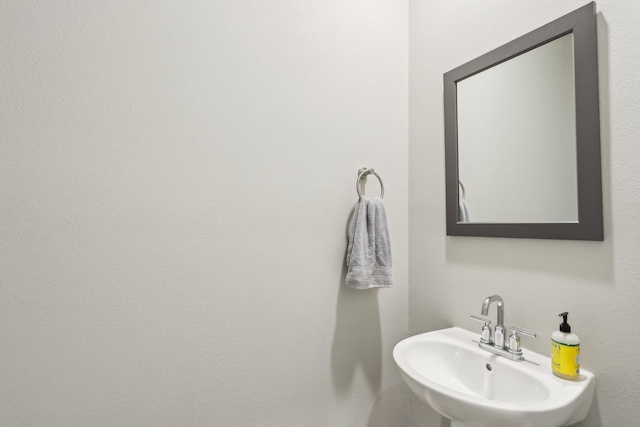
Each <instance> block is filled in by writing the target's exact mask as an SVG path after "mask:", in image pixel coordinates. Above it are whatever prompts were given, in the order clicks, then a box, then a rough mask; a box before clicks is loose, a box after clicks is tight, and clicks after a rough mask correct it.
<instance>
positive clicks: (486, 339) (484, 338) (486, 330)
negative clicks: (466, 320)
mask: <svg viewBox="0 0 640 427" xmlns="http://www.w3.org/2000/svg"><path fill="white" fill-rule="evenodd" d="M470 317H471V318H472V319H473V320H477V321H478V322H484V326H483V327H482V333H481V335H480V342H481V343H484V344H491V342H492V339H491V328H490V327H489V325H490V324H491V320H489V319H486V318H484V317H480V316H474V315H473V314H472V315H471V316H470Z"/></svg>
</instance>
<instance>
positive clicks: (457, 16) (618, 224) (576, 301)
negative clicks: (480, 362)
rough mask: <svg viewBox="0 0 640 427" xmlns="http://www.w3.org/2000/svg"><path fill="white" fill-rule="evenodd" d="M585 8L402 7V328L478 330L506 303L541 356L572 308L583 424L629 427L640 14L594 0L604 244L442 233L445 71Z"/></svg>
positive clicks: (639, 149) (511, 0) (415, 405)
mask: <svg viewBox="0 0 640 427" xmlns="http://www.w3.org/2000/svg"><path fill="white" fill-rule="evenodd" d="M584 4H585V2H584V1H578V0H575V1H573V0H572V1H565V2H557V1H551V0H545V1H536V2H531V1H524V0H508V1H507V0H501V1H494V2H478V1H471V0H454V1H448V2H442V1H429V0H411V1H410V8H409V16H410V24H409V25H410V36H409V39H410V42H409V45H410V49H409V55H410V67H409V71H410V91H409V94H410V137H409V140H410V143H409V144H410V147H409V153H410V164H409V167H410V169H409V170H410V176H409V194H410V199H409V201H410V203H409V225H410V235H411V239H410V242H409V251H410V266H411V268H410V295H409V296H410V298H409V301H410V303H409V313H410V316H409V317H410V327H409V329H410V333H411V334H416V333H420V332H424V331H429V330H433V329H438V328H443V327H447V326H452V325H456V326H461V327H464V328H466V329H469V330H474V331H475V330H479V328H478V326H477V325H476V322H473V321H471V320H470V319H469V315H470V314H479V312H480V306H481V303H482V300H483V299H484V298H485V297H486V296H489V295H492V294H500V295H502V297H503V298H504V299H505V306H506V312H505V319H506V322H507V324H514V325H519V326H521V327H523V328H526V329H530V330H533V331H536V332H537V333H538V334H539V335H538V338H537V339H535V340H527V341H526V342H523V344H524V346H525V347H528V348H530V349H532V350H534V351H537V352H539V353H543V354H546V353H548V351H549V339H550V334H551V332H552V331H553V330H554V329H556V328H557V326H558V323H559V322H558V321H559V318H558V313H560V312H561V311H565V310H566V311H568V312H570V313H571V314H570V316H569V319H570V323H571V325H572V326H573V330H574V331H575V332H576V333H577V334H578V335H579V336H580V337H581V339H582V354H581V362H582V366H583V368H585V369H588V370H591V371H593V372H594V373H595V374H596V401H595V403H594V405H593V407H592V411H591V413H590V414H589V416H588V418H587V420H585V421H584V422H582V423H580V424H579V425H580V426H584V427H586V426H588V427H603V426H604V427H614V426H615V427H618V426H632V425H637V423H638V422H637V420H638V418H639V417H640V410H639V408H638V404H637V403H638V401H639V400H640V371H639V370H638V369H636V368H635V367H634V366H633V365H634V364H635V362H636V361H637V360H638V354H640V340H638V339H637V338H638V334H639V332H640V310H639V309H638V305H639V303H640V283H639V282H638V278H639V277H640V262H638V260H639V259H640V227H639V226H638V222H639V221H640V219H639V217H638V212H640V163H639V159H640V144H638V135H639V134H640V120H639V119H638V118H639V117H640V103H639V102H638V100H639V99H640V79H639V78H638V70H640V51H638V49H637V45H638V43H639V42H640V26H639V25H638V22H640V3H638V2H637V1H635V0H624V1H620V0H615V1H614V0H600V1H598V17H597V20H598V37H599V40H598V48H599V64H600V65H599V72H600V101H601V127H602V135H601V141H602V158H603V176H602V178H603V186H604V188H603V190H604V204H605V207H604V216H605V241H604V242H577V241H575V242H574V241H552V240H527V239H498V238H472V237H446V236H445V194H444V191H445V185H444V131H443V112H442V74H443V73H444V72H446V71H449V70H450V69H452V68H455V67H457V66H458V65H461V64H463V63H465V62H467V61H468V60H470V59H473V58H475V57H477V56H479V55H481V54H484V53H486V52H487V51H489V50H491V49H493V48H496V47H498V46H500V45H502V44H504V43H506V42H508V41H510V40H512V39H514V38H516V37H518V36H520V35H522V34H524V33H526V32H528V31H530V30H533V29H535V28H537V27H539V26H540V25H542V24H545V23H547V22H549V21H552V20H553V19H555V18H557V17H559V16H561V15H563V14H565V13H568V12H570V11H572V10H574V9H576V8H578V7H580V6H582V5H584ZM494 315H495V313H494V309H492V310H491V316H492V317H493V316H494ZM410 412H411V418H412V420H411V422H410V425H415V426H418V425H420V426H425V425H426V426H430V427H431V426H433V427H435V426H447V425H448V423H447V422H445V421H442V420H441V419H440V417H439V416H437V414H435V413H434V412H433V411H430V410H428V409H426V407H425V405H423V404H421V403H420V402H418V401H417V400H416V399H414V398H412V400H411V411H410Z"/></svg>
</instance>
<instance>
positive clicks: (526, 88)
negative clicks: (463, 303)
mask: <svg viewBox="0 0 640 427" xmlns="http://www.w3.org/2000/svg"><path fill="white" fill-rule="evenodd" d="M595 11H596V9H595V3H593V2H592V3H589V4H587V5H586V6H583V7H581V8H580V9H577V10H575V11H573V12H571V13H569V14H567V15H564V16H562V17H560V18H558V19H556V20H555V21H553V22H550V23H548V24H546V25H543V26H542V27H540V28H538V29H536V30H533V31H531V32H530V33H527V34H525V35H524V36H522V37H519V38H517V39H515V40H513V41H511V42H509V43H507V44H505V45H503V46H500V47H498V48H497V49H494V50H492V51H490V52H488V53H486V54H484V55H482V56H480V57H478V58H475V59H473V60H471V61H469V62H467V63H465V64H463V65H461V66H459V67H457V68H455V69H453V70H451V71H449V72H447V73H445V74H444V113H445V157H446V158H445V162H446V165H445V166H446V197H447V200H446V206H447V234H448V235H453V236H483V237H525V238H541V239H574V240H603V238H604V236H603V225H602V184H601V177H600V113H599V97H598V54H597V31H596V30H597V28H596V14H595Z"/></svg>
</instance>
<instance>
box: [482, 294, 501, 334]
mask: <svg viewBox="0 0 640 427" xmlns="http://www.w3.org/2000/svg"><path fill="white" fill-rule="evenodd" d="M494 302H495V303H496V306H497V308H498V318H497V319H496V320H497V325H496V326H504V301H502V297H501V296H500V295H492V296H490V297H486V298H485V299H484V301H482V310H481V312H480V313H481V314H482V315H483V316H487V315H488V314H489V306H490V305H491V303H494Z"/></svg>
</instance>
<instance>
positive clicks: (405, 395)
mask: <svg viewBox="0 0 640 427" xmlns="http://www.w3.org/2000/svg"><path fill="white" fill-rule="evenodd" d="M410 393H411V390H409V387H408V386H407V385H406V384H405V383H397V384H393V385H391V386H389V387H387V388H385V389H384V390H382V392H381V393H380V394H379V395H378V398H377V399H376V401H375V403H374V404H373V407H372V408H371V411H370V412H369V419H368V420H367V427H389V426H405V425H407V422H406V408H407V401H408V399H409V394H410Z"/></svg>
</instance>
